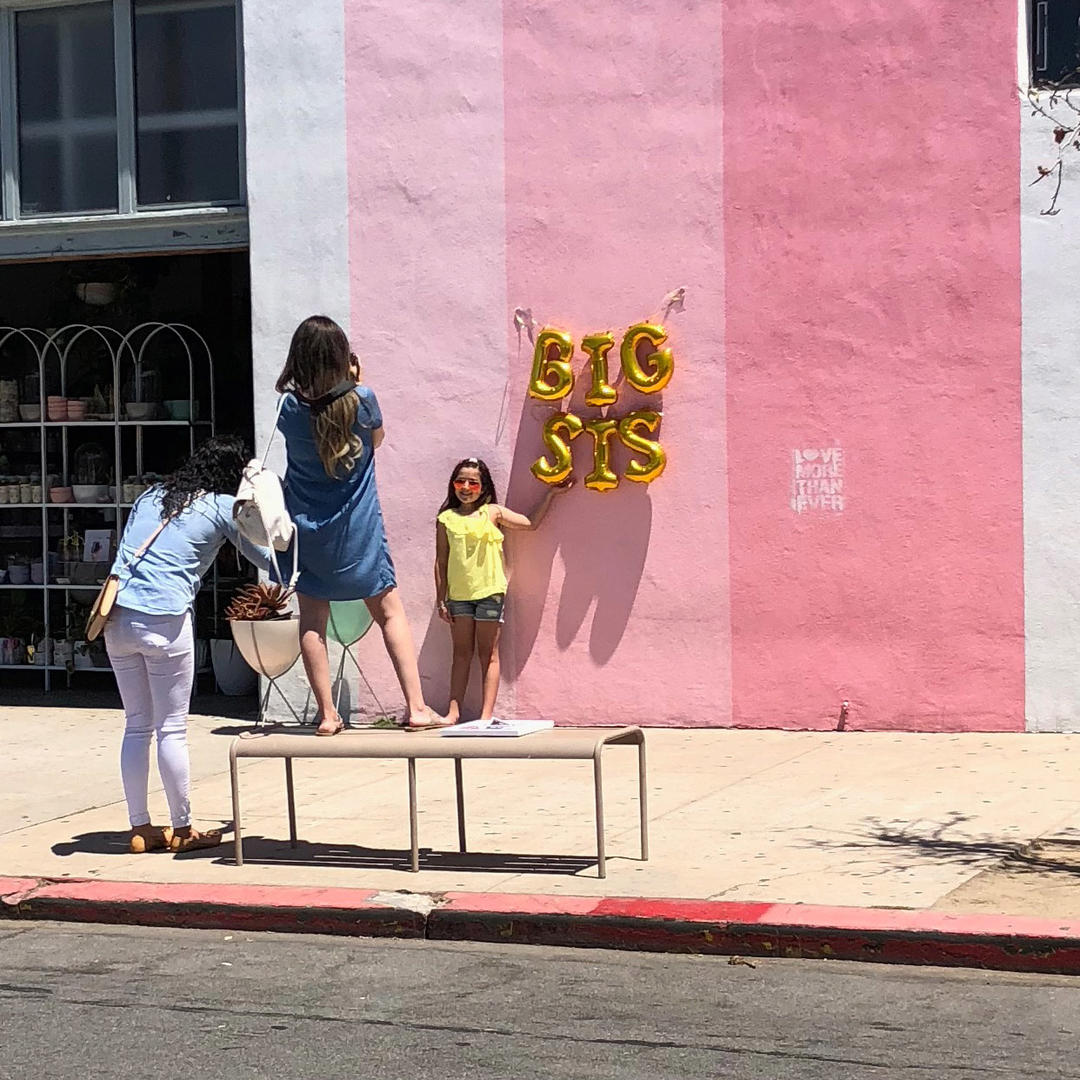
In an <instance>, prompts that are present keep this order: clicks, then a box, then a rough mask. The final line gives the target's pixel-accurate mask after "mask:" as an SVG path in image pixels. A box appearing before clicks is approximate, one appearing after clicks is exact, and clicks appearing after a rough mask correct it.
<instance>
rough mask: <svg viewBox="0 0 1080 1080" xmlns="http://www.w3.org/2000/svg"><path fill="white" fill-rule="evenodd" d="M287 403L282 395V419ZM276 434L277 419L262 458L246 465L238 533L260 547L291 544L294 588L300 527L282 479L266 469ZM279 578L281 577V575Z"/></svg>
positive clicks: (240, 491)
mask: <svg viewBox="0 0 1080 1080" xmlns="http://www.w3.org/2000/svg"><path fill="white" fill-rule="evenodd" d="M284 404H285V397H284V395H282V398H281V401H280V402H279V403H278V411H277V415H278V417H279V418H280V416H281V409H282V406H284ZM276 433H277V420H275V421H274V431H273V433H272V434H271V435H270V440H269V442H267V444H266V450H265V452H264V453H263V456H262V458H252V459H251V460H250V461H249V462H248V463H247V465H245V466H244V473H243V476H242V477H241V480H240V487H239V488H238V489H237V491H236V502H235V503H234V504H233V521H234V522H235V523H236V531H237V532H238V533H239V534H240V535H241V536H242V537H244V539H245V540H250V541H251V543H253V544H258V546H259V547H263V548H270V549H272V550H273V551H278V552H283V551H288V550H289V545H290V544H292V549H293V569H292V577H291V578H290V580H289V587H290V588H292V587H293V586H295V584H296V579H297V578H298V577H299V576H300V562H299V547H300V545H299V542H298V539H297V533H296V525H295V523H294V522H293V519H292V518H291V517H290V516H289V511H288V510H287V509H286V507H285V492H284V490H283V488H282V486H281V479H280V478H279V477H278V475H277V474H276V473H274V472H272V471H271V470H270V469H268V468H267V467H266V459H267V458H268V457H269V455H270V447H271V446H272V445H273V442H274V435H275V434H276ZM270 562H271V566H272V567H273V568H274V569H275V570H276V569H277V566H276V563H277V560H276V559H271V560H270ZM277 576H278V577H280V573H279V574H278V575H277Z"/></svg>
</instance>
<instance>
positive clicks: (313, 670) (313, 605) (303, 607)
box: [297, 593, 341, 735]
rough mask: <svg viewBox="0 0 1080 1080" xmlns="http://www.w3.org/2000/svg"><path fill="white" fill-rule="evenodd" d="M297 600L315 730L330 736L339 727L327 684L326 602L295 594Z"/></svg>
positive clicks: (332, 692)
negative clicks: (313, 697) (311, 696)
mask: <svg viewBox="0 0 1080 1080" xmlns="http://www.w3.org/2000/svg"><path fill="white" fill-rule="evenodd" d="M297 599H298V600H299V602H300V655H301V656H302V657H303V658H304V670H305V671H306V672H307V679H308V685H309V686H310V687H311V692H312V693H313V694H314V695H315V706H316V708H317V709H318V713H317V716H316V718H317V720H318V725H319V727H318V730H319V731H320V732H322V733H325V734H327V735H330V734H332V733H333V732H335V731H337V729H338V728H339V726H340V725H341V717H340V716H338V711H337V708H336V707H335V705H334V691H333V688H332V687H331V685H330V658H329V656H327V654H326V621H327V619H328V618H329V617H330V601H329V600H316V599H315V598H314V597H313V596H303V595H301V594H299V593H297Z"/></svg>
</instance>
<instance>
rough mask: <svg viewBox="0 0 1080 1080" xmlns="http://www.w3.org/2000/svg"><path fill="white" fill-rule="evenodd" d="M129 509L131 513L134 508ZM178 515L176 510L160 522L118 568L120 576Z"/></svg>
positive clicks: (178, 512)
mask: <svg viewBox="0 0 1080 1080" xmlns="http://www.w3.org/2000/svg"><path fill="white" fill-rule="evenodd" d="M144 497H145V496H140V497H139V501H140V502H141V501H142V499H143V498H144ZM135 505H136V506H137V505H138V503H136V504H135ZM131 509H132V511H134V509H135V507H134V506H133V507H132V508H131ZM179 515H180V511H179V510H177V511H175V512H173V513H171V514H170V515H169V516H168V517H167V518H166V519H165V520H164V521H162V522H161V523H160V524H159V525H158V527H157V528H156V529H155V530H154V531H153V532H152V533H151V534H150V535H149V536H148V537H147V539H146V540H144V541H143V543H142V546H141V547H140V548H139V549H138V550H137V551H136V552H135V554H134V555H132V556H131V558H130V559H128V560H127V562H125V563H124V565H123V566H122V567H121V568H120V573H121V574H122V573H124V572H125V571H127V570H130V569H131V568H132V566H134V565H135V563H137V562H138V561H139V560H140V559H141V558H142V557H143V556H144V555H145V554H146V553H147V552H148V551H149V550H150V548H151V546H152V545H153V543H154V541H155V540H156V539H157V538H158V537H159V536H160V535H161V534H162V531H163V530H164V528H165V526H166V525H168V524H169V522H170V521H175V520H176V518H177V517H179Z"/></svg>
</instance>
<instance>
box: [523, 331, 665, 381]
mask: <svg viewBox="0 0 1080 1080" xmlns="http://www.w3.org/2000/svg"><path fill="white" fill-rule="evenodd" d="M642 341H648V342H649V343H650V344H651V345H655V346H657V350H656V352H653V353H650V354H649V356H648V357H647V360H648V363H650V364H651V365H652V371H651V372H650V371H646V370H645V369H644V368H643V367H642V366H641V364H640V363H639V362H638V358H637V347H638V344H639V343H640V342H642ZM665 341H667V331H666V330H665V329H664V328H663V327H662V326H657V325H656V324H654V323H636V324H635V325H634V326H631V327H630V329H629V330H627V331H626V334H625V336H624V337H623V339H622V347H621V349H620V350H619V351H620V358H621V360H622V369H623V374H624V375H625V376H626V381H627V382H628V383H629V384H630V385H631V386H633V387H634V388H635V389H637V390H640V391H641V392H642V393H643V394H655V393H657V392H658V391H660V390H663V389H664V387H665V386H667V384H668V383H669V382H670V381H671V376H672V375H673V374H674V372H675V357H674V356H672V355H671V350H670V349H661V348H659V346H661V345H663V344H664V342H665ZM539 347H540V343H539V342H537V348H539Z"/></svg>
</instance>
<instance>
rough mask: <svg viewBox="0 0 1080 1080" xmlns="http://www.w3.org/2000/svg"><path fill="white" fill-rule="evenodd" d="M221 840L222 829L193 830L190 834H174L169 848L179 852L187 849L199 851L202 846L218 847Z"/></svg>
mask: <svg viewBox="0 0 1080 1080" xmlns="http://www.w3.org/2000/svg"><path fill="white" fill-rule="evenodd" d="M221 840H222V836H221V830H220V829H211V830H210V831H209V832H193V833H191V834H190V835H188V836H176V835H175V834H173V838H172V841H171V842H170V844H169V850H170V851H171V852H173V853H179V854H182V853H183V852H185V851H199V850H201V849H202V848H212V847H217V846H218V844H220V843H221Z"/></svg>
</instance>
